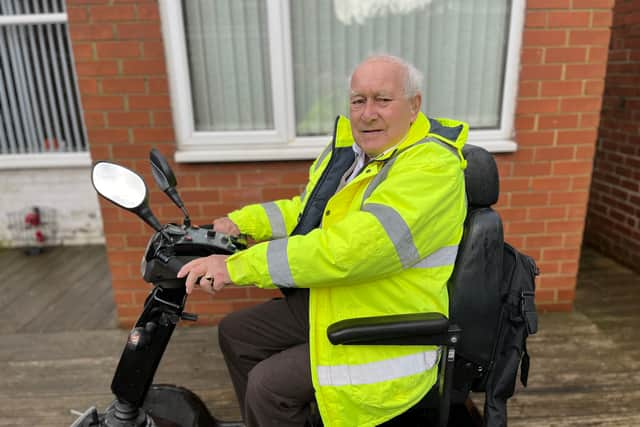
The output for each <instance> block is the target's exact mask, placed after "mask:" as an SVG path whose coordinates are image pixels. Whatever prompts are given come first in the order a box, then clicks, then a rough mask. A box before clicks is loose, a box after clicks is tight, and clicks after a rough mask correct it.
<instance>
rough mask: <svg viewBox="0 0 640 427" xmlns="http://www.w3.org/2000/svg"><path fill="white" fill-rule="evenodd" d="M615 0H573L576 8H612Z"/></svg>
mask: <svg viewBox="0 0 640 427" xmlns="http://www.w3.org/2000/svg"><path fill="white" fill-rule="evenodd" d="M613 3H614V0H573V8H574V9H611V8H612V7H613Z"/></svg>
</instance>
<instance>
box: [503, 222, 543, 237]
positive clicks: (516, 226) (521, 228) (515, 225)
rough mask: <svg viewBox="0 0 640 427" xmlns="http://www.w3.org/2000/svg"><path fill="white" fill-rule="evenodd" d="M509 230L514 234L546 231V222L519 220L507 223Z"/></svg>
mask: <svg viewBox="0 0 640 427" xmlns="http://www.w3.org/2000/svg"><path fill="white" fill-rule="evenodd" d="M506 226H507V229H508V232H509V233H512V234H532V233H542V232H544V228H545V227H544V223H543V222H540V221H535V222H532V221H517V222H515V221H514V222H509V223H507V224H506Z"/></svg>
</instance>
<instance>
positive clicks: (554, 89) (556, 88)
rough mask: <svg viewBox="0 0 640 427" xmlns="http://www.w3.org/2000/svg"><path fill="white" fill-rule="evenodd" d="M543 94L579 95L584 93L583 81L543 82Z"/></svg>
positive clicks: (541, 93) (541, 92)
mask: <svg viewBox="0 0 640 427" xmlns="http://www.w3.org/2000/svg"><path fill="white" fill-rule="evenodd" d="M540 95H541V96H578V95H582V82H581V81H566V80H564V81H551V82H542V87H541V90H540Z"/></svg>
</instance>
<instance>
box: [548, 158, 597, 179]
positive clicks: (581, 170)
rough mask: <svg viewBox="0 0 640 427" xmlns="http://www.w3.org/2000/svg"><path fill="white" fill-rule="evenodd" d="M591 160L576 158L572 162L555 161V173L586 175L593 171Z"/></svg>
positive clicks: (556, 174) (557, 174) (558, 174)
mask: <svg viewBox="0 0 640 427" xmlns="http://www.w3.org/2000/svg"><path fill="white" fill-rule="evenodd" d="M591 165H592V162H591V161H584V160H582V161H580V160H574V161H570V162H553V175H555V176H560V175H572V176H575V175H586V174H589V173H591Z"/></svg>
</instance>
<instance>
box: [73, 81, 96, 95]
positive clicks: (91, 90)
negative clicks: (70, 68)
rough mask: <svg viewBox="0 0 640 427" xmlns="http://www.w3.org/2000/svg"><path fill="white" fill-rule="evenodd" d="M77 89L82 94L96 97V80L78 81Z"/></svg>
mask: <svg viewBox="0 0 640 427" xmlns="http://www.w3.org/2000/svg"><path fill="white" fill-rule="evenodd" d="M78 89H80V93H82V94H87V95H96V94H97V93H98V82H97V81H96V79H78Z"/></svg>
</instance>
